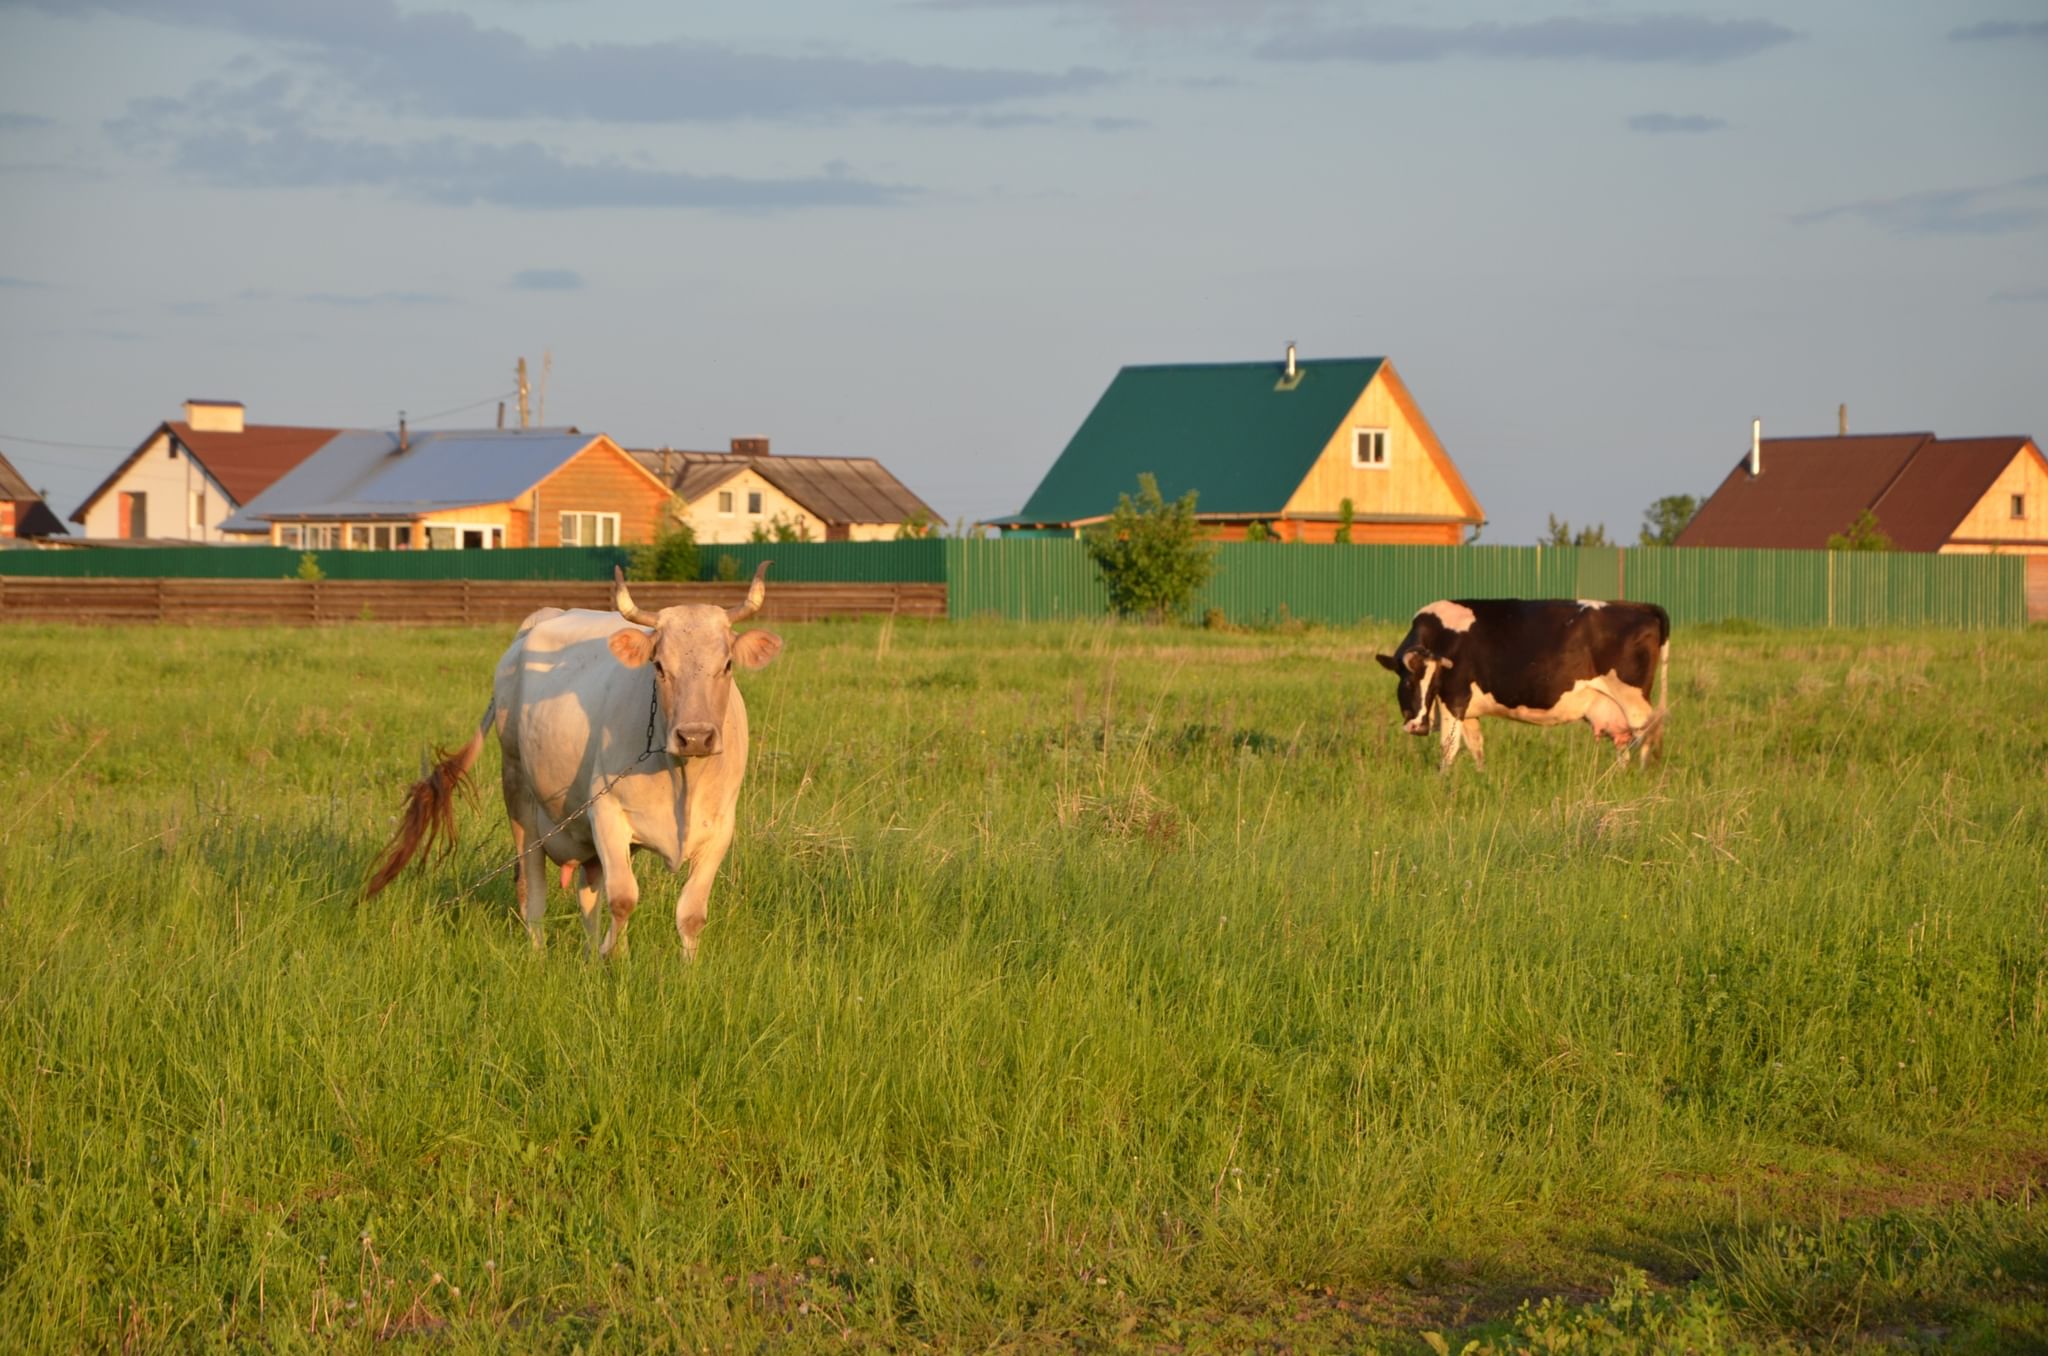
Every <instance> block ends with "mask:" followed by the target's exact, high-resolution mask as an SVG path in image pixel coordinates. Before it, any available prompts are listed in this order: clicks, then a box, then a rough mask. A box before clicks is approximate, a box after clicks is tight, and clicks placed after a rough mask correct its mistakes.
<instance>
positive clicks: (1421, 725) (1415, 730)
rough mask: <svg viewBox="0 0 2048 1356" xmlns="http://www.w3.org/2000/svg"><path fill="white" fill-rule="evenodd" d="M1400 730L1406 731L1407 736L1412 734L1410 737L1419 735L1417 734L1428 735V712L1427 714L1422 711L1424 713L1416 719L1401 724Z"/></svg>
mask: <svg viewBox="0 0 2048 1356" xmlns="http://www.w3.org/2000/svg"><path fill="white" fill-rule="evenodd" d="M1401 728H1402V729H1404V730H1406V731H1407V732H1408V733H1409V734H1412V735H1419V734H1428V733H1429V712H1427V711H1424V712H1423V713H1422V714H1421V715H1419V716H1417V717H1416V718H1415V719H1413V720H1411V721H1406V722H1404V723H1403V724H1402V726H1401Z"/></svg>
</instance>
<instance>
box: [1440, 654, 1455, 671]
mask: <svg viewBox="0 0 2048 1356" xmlns="http://www.w3.org/2000/svg"><path fill="white" fill-rule="evenodd" d="M1436 662H1437V663H1439V664H1441V665H1443V666H1444V667H1445V668H1447V669H1454V668H1456V667H1458V666H1457V665H1456V664H1453V663H1452V662H1451V657H1450V656H1449V655H1445V656H1444V657H1443V658H1441V659H1439V660H1437V661H1436Z"/></svg>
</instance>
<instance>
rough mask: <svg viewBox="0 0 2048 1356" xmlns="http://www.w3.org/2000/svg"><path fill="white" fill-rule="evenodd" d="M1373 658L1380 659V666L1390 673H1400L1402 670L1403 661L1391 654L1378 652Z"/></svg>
mask: <svg viewBox="0 0 2048 1356" xmlns="http://www.w3.org/2000/svg"><path fill="white" fill-rule="evenodd" d="M1373 658H1374V659H1377V660H1379V661H1380V667H1381V668H1383V669H1385V670H1386V671H1387V672H1388V673H1399V672H1400V671H1401V661H1400V660H1398V659H1396V658H1394V656H1392V655H1390V654H1376V655H1374V656H1373Z"/></svg>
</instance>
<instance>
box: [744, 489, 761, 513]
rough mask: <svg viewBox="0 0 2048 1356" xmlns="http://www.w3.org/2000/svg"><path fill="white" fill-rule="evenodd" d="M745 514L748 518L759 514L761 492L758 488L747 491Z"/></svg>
mask: <svg viewBox="0 0 2048 1356" xmlns="http://www.w3.org/2000/svg"><path fill="white" fill-rule="evenodd" d="M747 516H748V517H749V518H758V517H760V516H761V492H760V491H759V490H748V491H747Z"/></svg>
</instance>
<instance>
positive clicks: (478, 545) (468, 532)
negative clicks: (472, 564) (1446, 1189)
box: [462, 527, 484, 551]
mask: <svg viewBox="0 0 2048 1356" xmlns="http://www.w3.org/2000/svg"><path fill="white" fill-rule="evenodd" d="M462 549H463V550H465V551H481V550H483V549H484V530H483V529H482V528H480V527H465V528H463V529H462Z"/></svg>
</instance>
